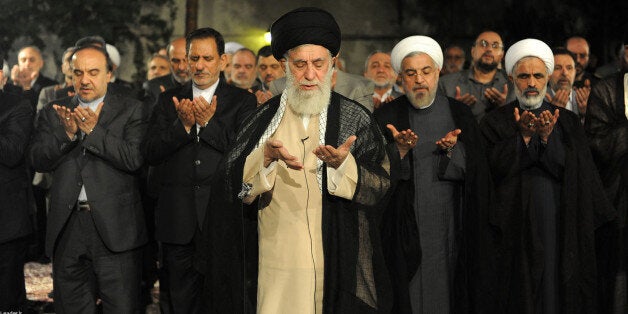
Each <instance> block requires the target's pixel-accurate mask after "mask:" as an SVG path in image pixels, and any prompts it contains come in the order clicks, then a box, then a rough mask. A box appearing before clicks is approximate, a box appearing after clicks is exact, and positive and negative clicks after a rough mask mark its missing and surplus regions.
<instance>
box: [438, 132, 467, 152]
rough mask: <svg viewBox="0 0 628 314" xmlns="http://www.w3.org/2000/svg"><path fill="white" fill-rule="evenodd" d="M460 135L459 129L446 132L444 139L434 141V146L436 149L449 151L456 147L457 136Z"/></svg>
mask: <svg viewBox="0 0 628 314" xmlns="http://www.w3.org/2000/svg"><path fill="white" fill-rule="evenodd" d="M460 133H462V130H460V129H455V130H453V131H450V132H447V134H445V137H443V138H441V139H440V140H438V141H436V145H438V148H440V149H442V150H446V151H451V150H452V149H453V148H454V146H456V143H458V135H460Z"/></svg>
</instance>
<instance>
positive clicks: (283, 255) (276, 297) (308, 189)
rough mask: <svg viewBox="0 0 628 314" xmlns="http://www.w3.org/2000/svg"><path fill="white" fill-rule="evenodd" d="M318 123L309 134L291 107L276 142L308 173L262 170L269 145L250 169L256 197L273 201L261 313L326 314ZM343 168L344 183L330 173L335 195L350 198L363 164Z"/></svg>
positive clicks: (264, 231) (263, 235)
mask: <svg viewBox="0 0 628 314" xmlns="http://www.w3.org/2000/svg"><path fill="white" fill-rule="evenodd" d="M318 125H319V121H318V116H312V117H311V118H310V121H309V124H308V128H307V130H305V128H304V126H303V121H302V119H301V117H300V116H298V115H296V114H295V113H294V112H292V110H291V109H290V106H286V111H285V113H284V116H283V119H282V121H281V122H280V124H279V126H278V128H277V130H276V131H275V133H274V134H273V136H272V138H273V139H276V140H280V141H281V142H282V143H283V144H284V146H285V147H286V148H287V149H288V151H289V152H290V154H292V155H293V156H297V158H298V159H299V160H300V161H302V162H303V165H304V169H303V170H293V169H289V168H288V167H287V166H286V164H285V163H284V162H282V161H279V162H277V163H276V164H275V165H274V168H272V167H273V166H271V167H269V168H272V171H270V173H268V174H265V173H264V172H261V171H262V169H263V160H264V158H263V147H260V148H258V149H256V150H254V151H253V152H252V153H251V154H250V155H249V156H248V157H247V160H246V163H245V166H244V175H243V179H244V182H248V183H251V184H253V190H252V191H251V195H253V196H256V195H259V194H261V193H264V192H266V193H267V194H266V195H264V197H263V198H264V199H265V198H266V197H270V202H269V203H268V205H267V206H266V207H264V208H263V209H262V210H260V211H259V212H258V233H259V275H258V290H257V312H258V313H306V314H307V313H312V314H314V313H322V309H323V308H322V304H323V276H324V256H323V241H322V232H321V231H322V228H321V219H322V195H321V192H320V190H319V187H318V182H317V179H316V160H317V157H316V156H315V155H314V154H313V153H312V151H313V150H314V149H315V148H316V147H317V146H318V145H319V143H318V138H319V136H318ZM304 138H308V139H307V140H302V139H304ZM343 167H344V171H339V173H341V176H340V177H339V179H338V180H335V179H333V178H338V175H337V174H336V175H332V174H330V172H329V171H328V175H330V176H333V178H332V181H334V182H332V185H336V189H335V190H334V194H335V195H338V196H341V197H345V198H349V199H350V198H351V197H352V196H353V192H354V191H355V186H356V182H357V166H356V165H355V160H354V159H353V157H352V156H351V155H349V156H348V157H347V160H346V163H345V165H344V166H343ZM328 182H329V181H328ZM335 182H338V184H334V183H335ZM330 190H332V188H331V187H330ZM268 194H270V195H268Z"/></svg>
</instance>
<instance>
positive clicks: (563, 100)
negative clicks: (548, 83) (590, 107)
mask: <svg viewBox="0 0 628 314" xmlns="http://www.w3.org/2000/svg"><path fill="white" fill-rule="evenodd" d="M570 95H571V91H570V90H568V89H559V90H557V91H556V93H555V94H554V97H552V96H550V95H549V94H545V99H547V101H549V102H550V103H552V105H554V106H557V107H562V108H565V107H567V102H569V96H570Z"/></svg>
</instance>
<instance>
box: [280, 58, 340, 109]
mask: <svg viewBox="0 0 628 314" xmlns="http://www.w3.org/2000/svg"><path fill="white" fill-rule="evenodd" d="M332 71H333V68H332V67H331V66H330V67H329V71H328V72H327V74H325V78H324V80H323V81H322V82H319V83H318V87H319V88H318V89H316V90H302V89H300V88H299V86H298V83H295V80H294V75H293V74H292V72H291V71H290V67H289V66H287V67H286V94H287V103H288V105H289V106H290V108H292V110H294V112H296V113H298V114H301V115H308V116H309V115H316V114H319V113H321V112H322V111H323V109H325V108H327V106H328V105H329V100H330V98H331V75H332ZM308 83H313V82H310V81H308Z"/></svg>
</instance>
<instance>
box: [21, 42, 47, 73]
mask: <svg viewBox="0 0 628 314" xmlns="http://www.w3.org/2000/svg"><path fill="white" fill-rule="evenodd" d="M17 63H18V65H19V67H20V70H28V71H30V72H37V73H39V70H41V68H42V67H43V66H44V60H43V59H42V57H41V51H40V50H39V48H37V47H35V46H26V47H24V48H22V49H20V52H19V53H18V54H17Z"/></svg>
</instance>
